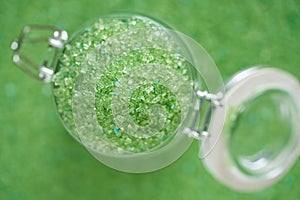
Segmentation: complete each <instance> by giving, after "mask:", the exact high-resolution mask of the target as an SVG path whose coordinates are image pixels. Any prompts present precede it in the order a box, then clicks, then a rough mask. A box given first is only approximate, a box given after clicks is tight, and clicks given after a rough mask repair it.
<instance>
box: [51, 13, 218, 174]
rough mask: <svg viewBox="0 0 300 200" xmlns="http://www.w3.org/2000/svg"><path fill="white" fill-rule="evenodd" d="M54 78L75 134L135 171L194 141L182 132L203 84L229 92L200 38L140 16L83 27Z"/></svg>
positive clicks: (104, 158)
mask: <svg viewBox="0 0 300 200" xmlns="http://www.w3.org/2000/svg"><path fill="white" fill-rule="evenodd" d="M53 84H54V87H53V90H54V96H55V100H56V103H57V107H58V112H59V113H60V115H61V118H62V120H63V122H64V124H65V126H66V127H67V128H68V130H69V132H70V133H71V135H73V136H74V137H75V138H76V139H77V140H78V141H79V142H80V143H82V144H83V145H84V146H85V147H86V148H87V149H88V150H89V151H90V152H91V153H92V154H93V155H94V156H95V157H96V158H97V159H98V160H100V161H101V162H103V163H104V164H106V165H108V166H110V167H112V168H115V169H118V170H121V171H127V172H147V171H153V170H156V169H159V168H162V167H164V166H167V165H168V164H170V163H171V162H173V161H175V160H176V159H177V158H179V157H180V156H181V155H182V154H183V152H185V150H186V149H187V148H188V147H189V145H190V144H191V142H192V138H189V137H187V135H185V134H183V133H182V132H183V129H184V128H186V127H190V126H191V124H192V122H193V121H194V118H195V113H196V110H195V107H194V105H195V102H197V101H198V100H199V99H198V98H197V97H196V91H195V88H197V89H199V88H200V89H203V90H206V89H207V88H208V90H209V92H211V93H216V92H220V91H221V92H222V91H223V90H222V89H223V82H222V78H221V76H220V74H219V72H218V69H217V68H216V66H215V64H214V63H213V61H212V60H211V58H210V57H209V56H208V54H207V53H206V52H205V51H204V49H203V48H202V47H201V46H200V45H199V44H197V43H196V42H195V41H193V40H192V39H190V38H189V37H187V36H185V35H184V34H182V33H179V32H176V31H173V30H170V29H167V28H166V27H165V26H163V25H161V24H159V23H157V22H156V21H154V20H152V19H149V18H146V17H142V16H136V15H113V16H107V17H104V18H100V19H99V20H96V21H94V22H93V23H91V24H89V25H87V26H86V27H84V28H82V29H81V30H80V31H78V32H77V33H76V34H75V35H74V36H73V37H72V38H71V39H70V41H69V43H68V44H67V45H66V48H65V50H64V52H63V54H62V56H61V59H60V61H59V64H58V67H57V70H56V73H55V75H54V78H53ZM218 134H219V133H217V132H216V133H215V135H218ZM215 135H214V136H213V137H210V138H209V139H208V140H210V142H211V143H210V145H207V147H208V149H211V148H212V147H213V144H215V143H216V140H217V138H218V137H215Z"/></svg>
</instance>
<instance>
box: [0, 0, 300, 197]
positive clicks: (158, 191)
mask: <svg viewBox="0 0 300 200" xmlns="http://www.w3.org/2000/svg"><path fill="white" fill-rule="evenodd" d="M115 11H124V12H132V11H134V12H139V13H144V14H146V15H150V16H153V17H155V18H158V19H161V20H162V21H165V22H167V23H168V24H170V25H171V26H173V27H174V28H176V29H177V30H179V31H181V32H184V33H186V34H187V35H189V36H191V37H192V38H194V39H195V40H197V41H198V42H199V43H201V44H202V45H203V46H204V47H205V48H206V50H207V51H208V52H209V54H210V55H211V56H212V58H213V59H214V60H215V62H216V64H217V66H218V67H219V69H220V71H221V74H222V75H223V77H224V79H227V78H229V77H230V76H231V75H232V74H234V73H235V72H237V71H238V70H241V69H244V68H246V67H248V66H252V65H256V64H266V65H270V66H274V67H278V68H281V69H284V70H287V71H288V72H290V73H292V74H294V75H295V76H296V77H297V78H299V79H300V68H299V63H300V57H299V52H300V42H299V35H300V3H299V1H297V0H287V1H270V0H255V1H236V0H229V1H226V2H225V1H224V2H221V1H208V0H202V1H196V0H195V1H193V0H174V1H171V0H169V1H161V0H153V1H144V0H129V1H121V0H111V1H95V0H94V1H90V0H87V1H69V0H65V1H58V0H53V1H44V0H40V1H28V0H23V1H21V0H12V1H3V2H1V6H0V26H1V31H0V52H1V56H0V63H1V67H0V87H1V89H0V134H1V140H0V199H30V200H32V199H149V200H150V199H151V200H152V199H162V200H168V199H186V200H194V199H195V200H196V199H197V200H198V199H205V200H210V199H211V200H215V199H222V200H226V199H228V200H235V199H236V200H240V199H243V200H253V199H259V200H260V199H261V200H276V199H278V200H279V199H287V200H297V199H299V198H300V190H299V186H300V182H299V180H300V163H299V162H298V163H296V165H295V166H294V167H293V168H292V170H291V171H290V172H289V173H288V174H287V175H286V176H285V177H284V178H283V179H282V180H281V181H280V182H279V183H277V184H276V185H274V186H272V187H270V188H268V189H265V190H262V191H260V192H256V193H251V194H243V193H238V192H235V191H232V190H230V189H228V188H227V187H225V186H223V185H221V184H220V183H218V182H217V181H216V180H215V179H214V178H213V177H212V176H211V175H210V174H209V173H208V172H207V171H206V170H205V169H204V167H203V165H202V163H201V161H200V160H198V159H197V156H198V152H197V151H198V144H197V143H194V144H193V145H192V147H191V148H190V149H189V150H188V151H187V152H186V153H185V154H184V155H183V157H181V158H180V159H179V160H177V161H176V162H175V163H173V164H172V165H171V166H169V167H167V168H165V169H162V170H159V171H156V172H153V173H147V174H126V173H121V172H117V171H115V170H113V169H110V168H107V167H106V166H104V165H102V164H100V163H99V162H98V161H97V160H95V159H94V158H92V156H91V155H90V154H89V153H88V152H87V151H86V150H85V148H84V147H82V146H80V145H79V144H78V143H77V142H76V141H75V140H74V139H73V138H72V137H71V136H70V135H69V134H68V133H67V131H66V130H65V128H64V127H63V125H62V124H61V121H60V120H59V117H58V114H57V111H56V108H55V104H54V102H53V98H52V94H51V88H50V85H44V84H42V83H39V82H36V81H35V80H32V79H31V78H29V77H28V76H26V75H24V73H23V72H21V71H20V70H18V69H17V68H16V67H15V66H14V65H13V64H12V62H11V55H12V52H11V51H10V50H9V46H10V43H11V41H12V40H13V39H15V37H16V36H17V34H19V31H20V30H21V28H22V27H23V26H24V25H26V24H52V25H56V26H60V27H62V28H64V29H67V30H68V31H69V32H70V33H72V32H74V31H75V30H77V29H78V27H79V26H80V25H82V24H84V23H85V22H86V21H88V20H90V19H95V18H98V17H99V16H103V15H106V14H108V13H111V12H115ZM36 53H38V51H37V50H36Z"/></svg>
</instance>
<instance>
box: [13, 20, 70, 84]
mask: <svg viewBox="0 0 300 200" xmlns="http://www.w3.org/2000/svg"><path fill="white" fill-rule="evenodd" d="M34 31H36V32H38V31H49V32H50V33H51V32H52V36H50V37H47V36H38V37H32V38H29V37H28V35H29V33H31V32H34ZM67 40H68V33H67V32H66V31H64V30H61V29H58V28H56V27H53V26H43V25H29V26H25V27H24V29H23V31H22V32H21V33H20V35H19V37H18V39H16V40H15V41H13V42H12V44H11V49H12V50H13V51H14V54H13V62H14V63H15V64H16V65H17V66H18V67H19V68H21V69H22V70H23V71H24V72H25V73H27V74H28V75H30V76H31V77H33V78H35V79H38V80H42V81H43V82H46V83H48V82H50V81H51V77H52V75H53V72H54V71H53V69H54V65H55V64H56V60H57V57H58V54H59V52H60V50H61V49H62V48H63V47H64V44H65V42H66V41H67ZM25 43H28V44H34V43H47V44H48V47H49V48H48V53H49V52H50V51H52V50H53V49H54V54H53V56H52V57H51V58H50V59H47V58H44V59H43V62H42V64H38V63H35V62H33V61H32V59H30V57H28V56H27V53H28V52H25V53H23V52H21V51H20V49H21V47H22V45H23V44H25Z"/></svg>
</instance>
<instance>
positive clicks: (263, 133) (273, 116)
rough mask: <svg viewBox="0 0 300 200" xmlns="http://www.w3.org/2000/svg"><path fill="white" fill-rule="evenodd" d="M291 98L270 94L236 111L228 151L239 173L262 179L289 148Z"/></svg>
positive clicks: (246, 103)
mask: <svg viewBox="0 0 300 200" xmlns="http://www.w3.org/2000/svg"><path fill="white" fill-rule="evenodd" d="M294 109H295V105H294V102H293V101H292V99H291V97H290V96H289V95H288V94H287V93H286V92H284V91H281V90H268V91H265V92H263V93H261V94H257V96H255V97H253V98H252V99H249V100H247V101H246V102H245V103H243V104H242V105H240V106H239V107H238V108H236V111H235V112H236V113H233V114H232V115H233V116H231V117H232V120H233V121H232V124H231V127H230V129H229V131H230V132H229V133H228V134H229V141H230V142H229V151H230V153H231V155H232V158H233V159H234V161H235V162H236V164H237V166H238V167H239V169H240V170H241V171H243V172H245V173H247V174H249V175H254V176H255V175H261V174H262V173H266V172H268V171H269V170H270V168H269V164H270V163H271V162H272V160H274V159H275V158H276V157H277V156H278V155H279V154H280V153H281V152H282V150H283V149H284V148H285V146H286V145H287V144H288V142H289V140H290V137H291V135H292V114H293V110H294Z"/></svg>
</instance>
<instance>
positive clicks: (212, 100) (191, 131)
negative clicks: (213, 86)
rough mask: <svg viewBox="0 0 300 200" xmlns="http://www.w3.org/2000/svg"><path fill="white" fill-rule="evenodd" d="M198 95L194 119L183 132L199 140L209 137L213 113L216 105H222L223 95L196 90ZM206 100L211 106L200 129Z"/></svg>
mask: <svg viewBox="0 0 300 200" xmlns="http://www.w3.org/2000/svg"><path fill="white" fill-rule="evenodd" d="M195 93H196V96H197V97H199V102H196V103H197V104H198V106H197V107H195V109H196V113H195V117H194V121H193V122H192V126H191V128H189V127H187V128H184V129H183V133H184V134H186V135H187V136H188V137H191V138H194V139H197V140H203V139H206V138H207V137H209V132H208V127H209V123H210V119H211V115H212V112H213V110H214V109H215V108H216V107H219V106H222V104H221V99H222V97H223V95H222V94H221V93H220V94H217V95H216V94H210V93H208V92H207V91H201V90H196V92H195ZM204 101H208V103H209V104H210V106H209V108H208V109H207V111H206V113H205V116H204V122H203V125H202V128H201V129H200V130H198V125H199V121H200V117H201V112H203V107H204Z"/></svg>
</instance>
